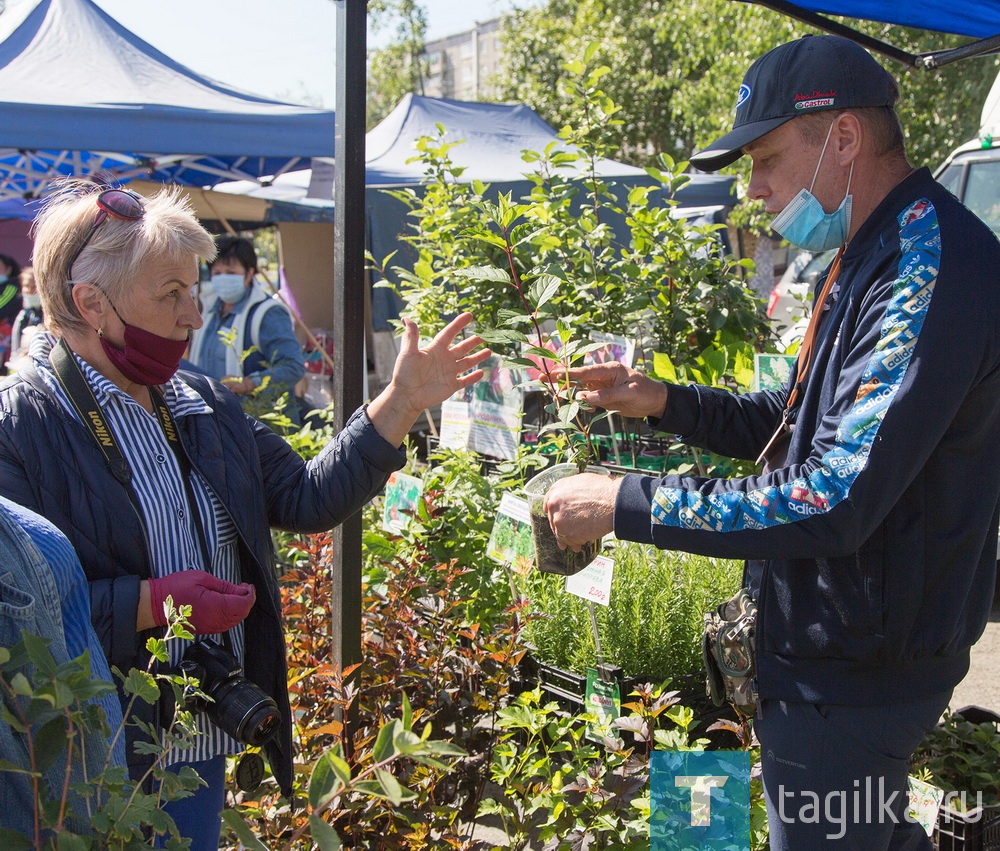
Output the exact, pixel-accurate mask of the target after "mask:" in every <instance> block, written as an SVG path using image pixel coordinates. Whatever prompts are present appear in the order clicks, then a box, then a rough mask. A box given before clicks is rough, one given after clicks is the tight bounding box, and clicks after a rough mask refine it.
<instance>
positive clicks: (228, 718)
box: [208, 677, 281, 745]
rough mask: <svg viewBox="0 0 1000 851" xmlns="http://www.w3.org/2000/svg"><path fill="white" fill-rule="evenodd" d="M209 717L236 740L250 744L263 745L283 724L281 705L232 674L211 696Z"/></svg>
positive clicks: (246, 681) (245, 680)
mask: <svg viewBox="0 0 1000 851" xmlns="http://www.w3.org/2000/svg"><path fill="white" fill-rule="evenodd" d="M212 697H213V698H214V699H215V703H214V704H210V705H209V707H208V714H209V717H211V718H212V720H213V721H215V723H216V724H218V725H219V726H220V727H221V728H222V729H223V730H225V731H226V732H227V733H229V735H230V736H232V737H233V738H234V739H237V740H238V741H241V742H243V743H244V744H247V745H262V744H264V743H265V742H267V741H269V740H270V739H271V738H273V737H274V735H275V733H277V732H278V728H279V727H280V726H281V715H280V714H279V713H278V704H277V703H275V702H274V700H273V699H272V698H271V697H269V696H268V695H266V694H265V693H264V692H263V691H261V690H260V689H259V688H258V687H257V686H256V685H254V684H253V683H251V682H250V681H249V680H247V679H245V678H244V677H232V678H231V679H229V680H226V682H225V683H223V684H221V685H220V686H219V687H218V688H217V689H216V691H215V693H214V694H213V695H212Z"/></svg>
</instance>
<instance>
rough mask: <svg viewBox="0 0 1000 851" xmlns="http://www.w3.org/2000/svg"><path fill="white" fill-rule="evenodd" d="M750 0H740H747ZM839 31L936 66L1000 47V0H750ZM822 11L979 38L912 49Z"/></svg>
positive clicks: (889, 52)
mask: <svg viewBox="0 0 1000 851" xmlns="http://www.w3.org/2000/svg"><path fill="white" fill-rule="evenodd" d="M747 1H748V0H741V2H747ZM749 2H754V3H756V4H757V5H758V6H765V7H767V8H768V9H774V10H775V11H776V12H781V13H783V14H785V15H788V16H789V17H793V18H797V19H798V20H800V21H804V22H805V23H807V24H810V25H812V26H815V27H818V28H820V29H823V30H826V31H827V32H831V33H834V34H836V35H843V36H846V37H847V38H850V39H852V40H853V41H856V42H858V44H861V45H863V46H864V47H867V48H868V49H869V50H873V51H877V52H879V53H882V54H884V55H885V56H888V57H890V58H891V59H895V60H896V61H898V62H903V63H904V64H907V65H912V66H917V67H924V68H938V67H940V66H942V65H947V64H949V63H951V62H956V61H958V60H959V59H966V58H969V57H973V56H984V55H987V54H991V53H996V52H997V51H998V50H1000V0H951V2H947V3H944V2H941V0H796V2H794V3H791V2H786V0H749ZM823 15H842V16H844V17H848V18H860V19H861V20H867V21H881V22H882V23H887V24H898V25H900V26H906V27H914V28H916V29H923V30H930V31H932V32H940V33H950V34H954V35H964V36H969V37H970V38H973V39H975V41H972V42H970V43H969V44H965V45H962V46H961V47H955V48H947V49H943V50H935V51H930V52H927V53H921V54H912V53H908V52H906V51H904V50H900V49H899V48H898V47H895V46H893V45H891V44H889V43H887V42H885V41H880V40H879V39H876V38H873V37H871V36H868V35H865V34H863V33H859V32H858V31H857V30H855V29H852V28H851V27H849V26H846V25H844V24H841V23H838V22H837V21H831V20H829V19H828V18H824V17H823Z"/></svg>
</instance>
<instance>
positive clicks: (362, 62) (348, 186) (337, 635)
mask: <svg viewBox="0 0 1000 851" xmlns="http://www.w3.org/2000/svg"><path fill="white" fill-rule="evenodd" d="M336 2H337V103H336V114H337V117H336V146H335V156H336V162H337V167H336V173H335V175H334V194H333V199H334V263H333V270H334V277H333V281H332V286H333V339H334V341H335V345H336V349H335V354H334V371H333V400H334V402H333V403H334V414H335V423H336V426H337V429H338V430H340V429H342V428H343V427H344V425H345V423H346V422H347V419H348V418H349V417H350V415H351V414H352V413H353V412H354V411H355V410H356V409H357V408H358V406H359V405H361V403H362V402H363V401H364V400H363V399H362V398H361V394H362V388H363V375H364V374H363V372H362V370H363V369H364V368H365V364H364V339H365V334H364V321H365V313H364V308H365V298H364V295H365V257H364V247H365V75H366V57H365V53H366V40H367V5H368V4H367V2H366V0H336ZM333 600H334V603H333V606H334V610H333V611H332V612H331V615H332V617H333V633H332V634H333V647H332V648H331V650H332V655H333V659H332V661H333V664H335V665H339V666H340V669H341V670H344V669H345V668H347V667H349V666H350V665H353V664H355V663H357V662H360V661H361V515H360V513H358V514H355V515H354V516H353V517H349V518H348V519H347V520H346V521H344V523H343V524H341V526H340V527H338V528H337V529H336V530H335V532H334V536H333Z"/></svg>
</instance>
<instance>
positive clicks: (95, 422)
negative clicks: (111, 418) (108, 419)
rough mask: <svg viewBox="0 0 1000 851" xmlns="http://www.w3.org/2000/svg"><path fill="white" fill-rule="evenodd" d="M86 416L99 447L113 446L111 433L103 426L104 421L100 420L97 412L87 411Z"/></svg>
mask: <svg viewBox="0 0 1000 851" xmlns="http://www.w3.org/2000/svg"><path fill="white" fill-rule="evenodd" d="M87 416H88V417H89V418H90V422H91V425H92V426H93V430H94V435H95V436H96V437H97V440H98V442H99V443H100V444H101V446H114V445H115V439H114V438H113V437H112V436H111V432H110V431H108V427H107V426H106V425H105V424H104V420H102V419H101V415H100V414H99V413H98V412H97V411H87Z"/></svg>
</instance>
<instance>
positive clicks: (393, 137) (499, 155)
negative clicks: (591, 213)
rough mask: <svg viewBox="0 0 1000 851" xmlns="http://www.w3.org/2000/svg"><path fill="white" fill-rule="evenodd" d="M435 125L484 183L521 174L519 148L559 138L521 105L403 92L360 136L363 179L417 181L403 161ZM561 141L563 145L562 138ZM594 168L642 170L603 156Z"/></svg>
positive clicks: (458, 159) (455, 156)
mask: <svg viewBox="0 0 1000 851" xmlns="http://www.w3.org/2000/svg"><path fill="white" fill-rule="evenodd" d="M438 124H440V125H442V126H443V127H444V128H445V131H446V135H445V140H446V141H452V142H456V141H459V140H462V144H461V145H456V146H455V147H454V148H452V149H451V150H450V151H449V152H448V153H449V156H450V157H451V160H452V162H453V163H454V164H455V165H456V166H460V167H465V168H467V169H469V170H470V172H472V173H473V176H474V177H475V178H476V179H478V180H482V181H485V182H486V183H490V182H494V181H502V180H516V179H518V178H520V177H521V175H523V174H524V172H526V171H528V170H529V166H528V164H527V163H525V162H524V160H523V159H522V158H521V151H523V150H532V151H538V152H542V151H544V150H545V147H546V146H547V145H549V144H551V143H552V142H558V141H559V140H558V139H557V137H556V133H555V131H554V130H553V129H552V127H551V126H550V125H549V124H547V123H546V122H545V121H543V120H542V119H541V117H540V116H539V115H538V113H536V112H535V111H534V110H533V109H531V107H529V106H525V105H524V104H501V103H474V102H468V101H458V100H448V99H446V98H432V97H425V96H423V95H415V94H407V95H405V96H404V97H403V99H402V100H401V101H400V102H399V103H398V104H397V105H396V108H395V109H393V111H392V112H391V113H389V115H387V116H386V117H385V118H384V119H383V120H382V121H381V122H380V123H379V124H378V126H376V127H374V128H372V130H371V131H369V133H368V134H367V136H366V137H365V164H366V178H365V182H366V184H367V185H368V186H394V185H399V184H406V183H414V182H418V181H419V179H420V177H421V176H422V174H423V166H421V165H420V164H419V163H408V162H407V160H409V159H411V158H412V157H414V156H415V155H416V153H417V151H416V148H415V146H414V143H415V142H416V140H417V139H419V138H420V137H421V136H431V137H436V136H437V133H438V131H437V125H438ZM561 146H562V147H564V148H565V147H566V145H565V143H561ZM597 172H598V174H600V175H601V176H602V177H612V176H632V177H635V176H639V175H645V172H644V171H643V170H642V169H640V168H636V167H635V166H630V165H625V164H624V163H618V162H614V161H613V160H607V159H604V160H601V161H600V162H599V163H598V166H597Z"/></svg>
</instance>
